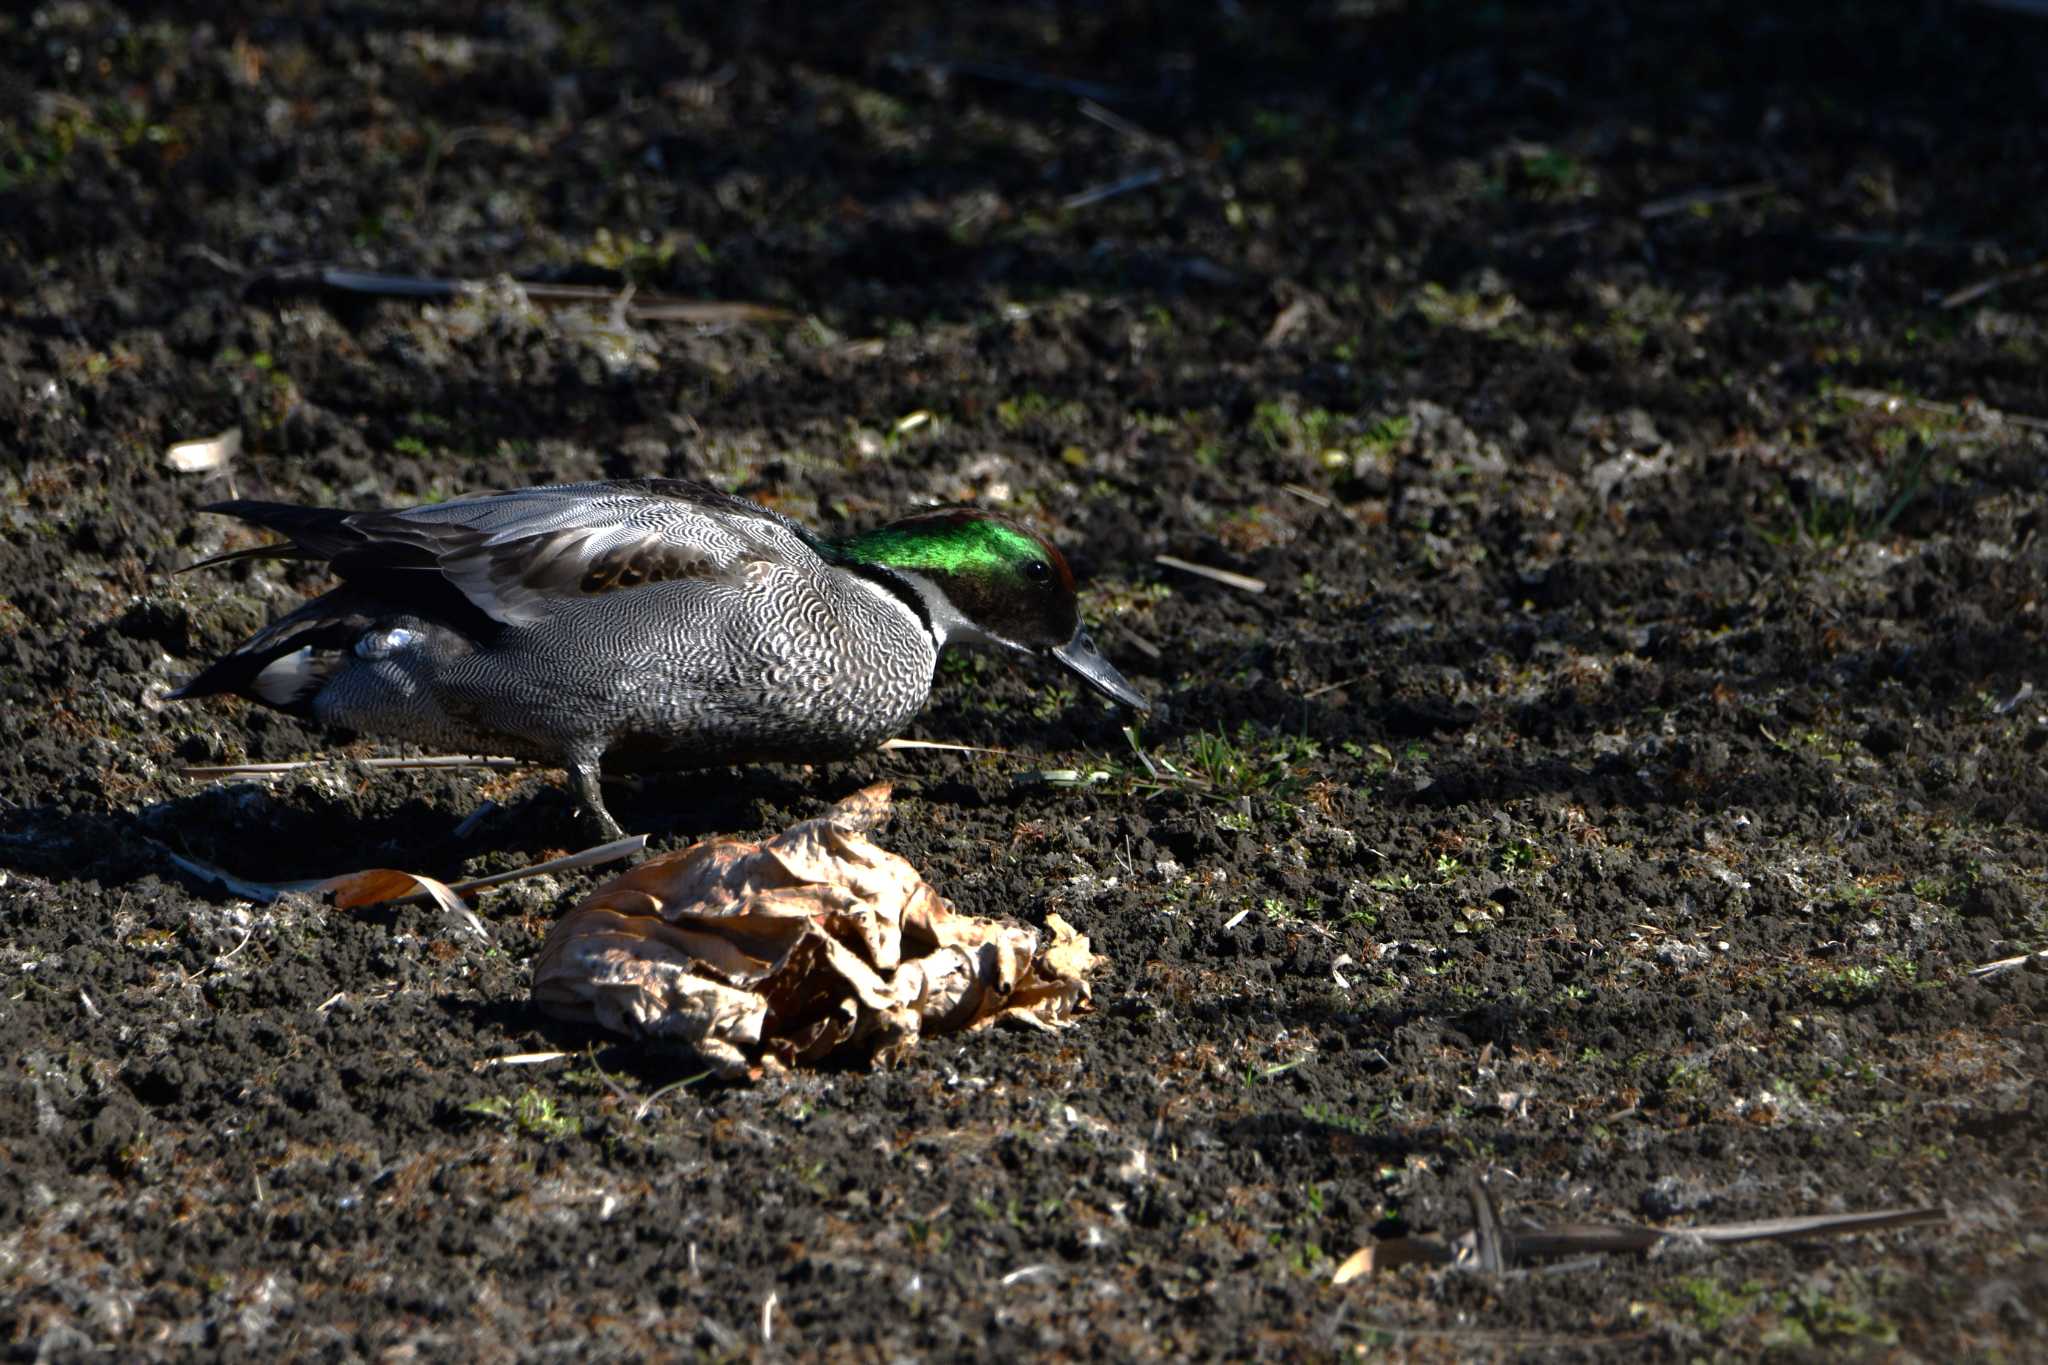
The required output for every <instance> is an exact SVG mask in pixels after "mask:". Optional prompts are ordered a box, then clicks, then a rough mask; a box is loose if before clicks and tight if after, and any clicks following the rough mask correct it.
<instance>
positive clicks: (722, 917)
mask: <svg viewBox="0 0 2048 1365" xmlns="http://www.w3.org/2000/svg"><path fill="white" fill-rule="evenodd" d="M889 790H890V789H889V786H888V785H887V784H886V783H877V784H876V785H874V786H871V787H867V788H864V789H863V790H861V791H859V792H856V793H854V795H852V796H850V797H848V798H847V799H846V800H844V801H841V802H840V803H839V804H838V805H836V806H834V807H832V809H831V810H829V811H828V812H826V813H825V814H824V815H821V816H819V817H817V818H815V819H811V820H805V821H803V822H801V823H799V824H797V825H795V826H793V827H791V828H790V829H788V830H785V831H784V832H783V833H781V834H778V835H776V836H775V837H774V838H771V839H769V840H767V841H765V842H763V843H759V844H753V843H745V842H742V841H740V840H736V839H712V840H707V841H705V842H702V843H698V844H693V845H691V846H690V847H689V848H686V849H683V850H682V851H680V852H677V853H671V854H668V855H666V856H664V857H660V858H656V859H654V860H653V861H651V862H648V863H645V864H643V865H641V866H640V867H636V868H634V869H633V870H632V871H630V872H626V873H624V874H622V875H620V876H618V877H615V878H613V879H612V880H611V881H609V882H607V883H605V884H604V885H603V886H600V887H599V888H597V890H595V891H593V892H592V893H591V894H590V895H589V896H587V897H585V898H584V900H583V901H582V903H580V904H579V905H577V906H576V908H575V909H573V910H571V911H570V912H569V913H568V914H567V915H565V916H564V917H563V918H562V920H561V921H560V922H559V923H558V924H556V926H555V928H554V931H553V932H552V933H550V934H549V935H548V939H547V942H546V943H545V944H543V945H542V947H541V950H540V954H539V956H538V957H536V958H535V960H534V968H533V996H534V1000H535V1002H536V1003H537V1004H539V1005H540V1007H541V1008H542V1009H544V1010H546V1011H547V1012H548V1013H550V1014H553V1015H555V1016H556V1017H558V1018H562V1019H568V1020H573V1021H576V1022H581V1023H595V1024H597V1025H600V1026H601V1027H604V1028H607V1029H611V1030H613V1031H615V1032H619V1033H624V1034H627V1035H630V1036H633V1037H637V1038H648V1039H664V1040H672V1041H676V1042H682V1043H686V1044H688V1045H689V1046H690V1047H692V1048H694V1049H695V1050H696V1051H698V1052H699V1053H701V1054H702V1055H703V1057H704V1058H705V1060H706V1061H707V1062H709V1063H710V1064H711V1065H712V1066H713V1067H714V1068H716V1070H717V1071H718V1073H719V1074H720V1075H722V1076H727V1077H732V1076H740V1075H748V1074H758V1073H759V1071H760V1069H761V1068H762V1067H763V1066H776V1065H811V1064H816V1063H818V1062H822V1061H825V1060H826V1059H828V1058H833V1057H838V1056H842V1055H857V1054H862V1053H864V1054H865V1055H866V1056H867V1057H868V1058H869V1059H870V1060H873V1061H876V1062H887V1061H893V1060H896V1059H898V1058H901V1057H902V1056H904V1055H905V1054H907V1053H908V1052H909V1051H910V1050H911V1049H912V1048H914V1047H915V1046H916V1045H917V1040H918V1039H919V1038H920V1037H921V1036H923V1035H924V1034H926V1033H955V1032H960V1031H963V1030H967V1029H979V1028H984V1027H986V1026H988V1025H989V1024H992V1023H996V1022H998V1021H1009V1022H1014V1023H1020V1024H1027V1025H1032V1026H1035V1027H1039V1028H1057V1027H1059V1026H1061V1025H1063V1024H1065V1023H1067V1022H1069V1021H1070V1020H1071V1019H1072V1018H1073V1016H1074V1015H1076V1014H1078V1013H1081V1012H1084V1011H1086V1010H1087V1009H1088V1008H1089V987H1088V982H1087V976H1088V973H1089V972H1090V971H1092V970H1093V969H1094V968H1095V966H1096V965H1097V964H1098V962H1099V961H1100V959H1098V958H1096V957H1095V955H1094V954H1093V953H1092V952H1090V950H1089V946H1088V940H1087V938H1086V937H1084V936H1083V935H1080V934H1077V933H1075V932H1074V930H1073V928H1072V926H1070V925H1069V924H1067V923H1066V921H1064V920H1062V919H1061V918H1060V917H1059V916H1057V915H1051V916H1048V917H1047V928H1048V930H1049V931H1050V941H1048V942H1043V943H1042V942H1041V937H1040V935H1039V933H1038V932H1037V931H1036V930H1034V929H1031V928H1029V927H1027V926H1025V925H1021V924H1016V923H1012V922H1008V921H1002V920H992V919H982V918H979V917H976V916H972V915H963V914H960V913H958V912H956V911H955V910H954V909H953V907H952V906H951V905H950V904H948V903H947V901H946V900H945V898H944V897H942V896H940V895H939V894H938V892H937V891H935V890H933V889H932V887H931V885H930V884H929V883H928V882H926V881H925V880H924V878H923V877H922V876H921V875H919V873H918V871H917V869H916V868H914V867H912V866H911V865H910V864H909V863H908V862H906V861H905V860H904V859H902V858H900V857H897V856H896V855H895V854H893V853H890V852H887V851H886V850H884V849H882V848H880V847H877V846H876V845H875V844H874V843H873V842H871V841H870V840H869V839H868V838H867V837H866V836H867V833H868V832H869V831H871V830H873V829H876V828H878V827H879V826H880V825H881V824H882V823H883V822H885V821H886V820H887V819H888V818H889V810H890V803H889Z"/></svg>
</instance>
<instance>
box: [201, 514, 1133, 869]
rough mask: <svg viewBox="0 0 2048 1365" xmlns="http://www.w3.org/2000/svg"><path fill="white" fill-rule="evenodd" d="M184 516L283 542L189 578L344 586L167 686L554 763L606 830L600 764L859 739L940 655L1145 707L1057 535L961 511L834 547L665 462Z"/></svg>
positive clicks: (811, 748) (774, 755)
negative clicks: (366, 502) (284, 573)
mask: <svg viewBox="0 0 2048 1365" xmlns="http://www.w3.org/2000/svg"><path fill="white" fill-rule="evenodd" d="M202 510H204V511H206V512H210V513H216V514H219V515H222V516H228V517H233V518H236V519H237V520H239V521H242V522H244V523H246V524H248V525H250V526H254V527H258V528H261V529H263V530H265V531H269V532H271V533H273V534H275V535H278V536H282V537H283V539H282V540H279V541H275V542H273V543H269V544H264V545H258V546H253V547H249V548H244V549H238V550H233V551H230V552H229V553H226V554H222V555H216V556H214V557H212V558H210V559H206V560H203V561H201V562H200V563H197V564H194V565H191V566H190V567H191V568H193V569H200V568H206V567H209V566H212V565H218V564H224V563H229V562H231V561H236V560H243V559H299V560H316V561H323V562H325V563H326V564H327V565H328V566H329V568H330V569H331V570H332V571H333V573H334V574H335V575H336V576H337V577H338V578H339V580H340V582H339V584H338V585H337V586H336V587H334V588H333V589H332V590H331V591H328V592H326V593H323V594H322V595H321V596H319V597H316V598H314V599H312V600H311V601H309V602H306V603H305V604H304V605H302V606H300V607H298V608H297V609H296V610H293V611H291V612H289V613H288V614H286V615H285V616H283V617H281V618H279V619H278V620H276V621H274V622H272V623H271V624H270V625H268V626H266V627H265V628H264V629H262V630H261V631H259V632H257V633H256V634H255V635H253V636H251V637H250V638H249V639H248V640H246V641H244V642H243V643H242V644H240V645H238V646H237V647H236V648H235V649H233V650H232V651H230V652H229V653H227V654H225V655H223V656H221V657H219V658H218V659H216V660H214V661H213V662H211V663H209V664H208V665H207V666H206V667H205V668H204V669H202V670H201V671H200V672H199V673H198V674H197V675H196V676H194V677H193V678H192V679H191V680H190V681H188V682H186V683H185V684H184V685H183V686H181V687H179V688H177V689H176V690H174V691H173V692H171V693H170V694H169V695H170V696H171V698H172V699H174V700H190V699H195V698H200V697H208V696H216V695H222V694H231V695H235V696H240V697H245V698H247V699H249V700H250V701H253V702H258V703H261V704H262V705H264V706H267V707H271V708H274V709H276V710H279V711H282V712H286V713H288V714H290V715H293V716H296V717H299V718H300V719H303V720H309V721H312V722H315V723H317V724H319V725H321V726H324V727H327V728H330V729H339V730H350V731H354V732H357V733H359V734H363V735H367V736H374V737H383V738H389V739H397V740H405V741H410V742H413V743H416V744H420V745H424V746H429V747H447V748H452V749H456V750H461V751H467V752H474V753H495V754H505V755H508V756H511V757H515V758H522V759H527V760H529V761H534V762H537V763H541V764H545V765H548V766H552V767H558V768H561V769H563V770H565V771H566V773H567V774H568V785H569V788H570V791H571V793H572V795H573V797H574V800H575V803H576V806H577V808H578V810H579V811H580V813H581V815H582V816H583V817H585V818H586V819H587V821H588V822H589V823H590V824H591V825H592V826H594V827H595V829H596V830H597V832H598V833H599V834H601V835H602V836H603V837H605V838H607V839H617V838H621V837H623V831H622V829H621V827H620V825H619V823H618V821H617V820H615V819H613V818H612V815H611V812H610V811H609V810H608V809H606V807H605V803H604V797H603V794H602V792H601V790H600V787H599V783H600V780H601V778H602V777H603V776H604V775H605V774H606V773H608V772H641V771H650V770H665V769H690V768H714V767H725V766H731V765H740V764H753V763H772V762H786V763H818V762H826V761H832V760H836V759H842V758H851V757H855V756H857V755H860V754H863V753H867V752H870V751H872V750H874V749H875V748H877V747H878V746H879V745H880V744H881V743H882V742H883V741H885V740H887V739H890V738H891V737H893V736H895V735H896V734H897V733H898V732H899V730H900V729H901V728H902V727H903V726H904V725H905V724H906V723H907V722H908V721H909V720H910V719H911V717H913V716H914V715H916V714H917V712H918V711H919V710H920V709H921V708H922V707H923V706H924V704H925V701H926V699H927V698H928V696H929V695H930V692H931V686H932V680H933V676H934V673H935V670H936V667H937V664H938V660H939V656H940V653H941V652H942V651H943V650H945V649H947V648H948V647H950V646H954V645H973V646H982V647H989V648H994V649H996V650H999V651H1007V652H1008V653H1011V654H1014V655H1023V656H1029V657H1032V658H1035V659H1040V660H1046V661H1050V662H1052V663H1054V664H1057V665H1058V666H1059V667H1061V668H1063V669H1065V670H1066V672H1067V673H1069V674H1071V675H1072V676H1074V677H1076V678H1078V679H1079V680H1080V681H1081V682H1083V683H1085V684H1086V685H1087V686H1088V687H1089V688H1091V689H1093V690H1094V691H1095V692H1097V693H1099V694H1101V695H1102V696H1103V697H1106V698H1108V699H1109V700H1111V701H1113V702H1116V703H1119V704H1121V705H1123V706H1127V707H1131V708H1133V709H1136V710H1140V711H1143V710H1146V709H1148V704H1147V702H1146V700H1145V698H1144V696H1143V695H1142V694H1140V693H1139V692H1138V691H1137V689H1136V688H1134V687H1133V686H1132V685H1131V684H1130V683H1129V682H1128V681H1127V680H1126V679H1125V678H1124V676H1123V675H1122V674H1121V673H1119V672H1118V671H1117V670H1116V668H1115V666H1114V665H1112V664H1111V663H1110V662H1109V660H1108V659H1106V658H1104V657H1103V655H1102V653H1101V651H1100V650H1098V649H1097V648H1096V646H1095V644H1094V642H1093V640H1092V639H1091V637H1090V636H1089V633H1088V629H1087V627H1086V625H1085V624H1084V623H1083V622H1082V620H1081V617H1080V612H1079V609H1078V605H1077V593H1076V588H1075V583H1074V575H1073V571H1072V569H1071V568H1069V566H1068V564H1067V561H1066V559H1065V558H1064V557H1063V556H1062V555H1061V554H1060V552H1059V550H1058V549H1057V548H1056V547H1055V546H1054V545H1053V543H1052V542H1051V541H1050V540H1048V539H1047V538H1046V537H1045V536H1044V535H1043V534H1041V533H1040V532H1038V531H1036V530H1034V529H1033V528H1032V527H1030V526H1029V525H1027V524H1026V523H1024V522H1021V521H1018V520H1016V519H1014V518H1011V517H1008V516H1004V515H1002V514H999V513H997V512H994V511H990V510H986V509H983V508H979V507H974V506H943V507H931V508H924V509H920V510H917V511H913V512H910V513H909V514H907V515H905V516H901V517H898V518H896V519H895V520H893V521H889V522H887V523H885V524H882V525H879V526H876V527H873V528H872V529H869V530H865V531H858V532H854V533H852V534H848V535H844V536H840V537H836V538H828V537H824V536H820V535H818V534H816V533H814V532H812V531H810V530H808V529H806V528H805V527H804V526H802V525H801V524H799V523H798V522H796V521H795V520H793V519H792V518H790V517H788V516H785V515H784V514H782V513H780V512H778V511H775V510H774V509H772V508H769V507H765V506H763V505H762V504H760V503H758V502H754V501H751V500H749V499H747V498H743V497H740V496H738V495H736V494H733V493H728V492H726V491H724V490H722V489H719V488H716V487H713V486H711V485H709V484H705V483H700V482H696V481H694V480H689V479H675V478H634V479H611V480H604V481H597V482H588V483H566V484H549V485H544V486H540V487H533V488H520V489H514V490H510V491H506V492H494V493H482V494H476V495H472V496H466V497H458V498H454V499H451V500H449V501H446V502H438V503H429V504H425V505H421V506H416V507H407V508H402V509H376V510H366V511H353V510H348V509H343V508H332V507H313V506H300V505H295V504H290V503H282V502H265V501H257V500H251V499H235V500H232V501H227V502H218V503H213V504H211V505H209V506H207V507H205V508H204V509H202Z"/></svg>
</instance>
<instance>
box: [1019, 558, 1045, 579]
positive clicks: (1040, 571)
mask: <svg viewBox="0 0 2048 1365" xmlns="http://www.w3.org/2000/svg"><path fill="white" fill-rule="evenodd" d="M1024 576H1025V577H1026V578H1028V579H1030V580H1031V581H1032V582H1033V583H1050V582H1052V565H1050V564H1048V563H1046V562H1045V561H1044V560H1042V559H1034V560H1032V561H1031V562H1030V563H1029V564H1026V565H1025V566H1024Z"/></svg>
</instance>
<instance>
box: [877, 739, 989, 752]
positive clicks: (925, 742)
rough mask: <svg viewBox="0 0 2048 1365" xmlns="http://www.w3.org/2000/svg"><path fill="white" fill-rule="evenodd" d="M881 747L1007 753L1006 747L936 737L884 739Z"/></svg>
mask: <svg viewBox="0 0 2048 1365" xmlns="http://www.w3.org/2000/svg"><path fill="white" fill-rule="evenodd" d="M881 747H882V748H883V749H938V750H940V751H942V752H945V753H955V754H1007V753H1009V752H1010V751H1009V750H1008V749H991V748H988V747H987V746H986V745H981V744H949V743H947V742H946V741H944V740H938V739H885V740H883V741H882V743H881Z"/></svg>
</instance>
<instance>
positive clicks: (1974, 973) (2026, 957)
mask: <svg viewBox="0 0 2048 1365" xmlns="http://www.w3.org/2000/svg"><path fill="white" fill-rule="evenodd" d="M2029 962H2039V963H2040V964H2041V965H2042V966H2044V967H2048V948H2043V949H2042V950H2041V951H2040V952H2038V953H2021V954H2020V955H2019V956H2018V957H2001V958H2000V959H1998V961H1996V962H1987V963H1985V964H1984V965H1983V966H1981V967H1972V968H1970V976H1971V977H1972V978H1973V979H1982V978H1983V977H1987V976H1998V975H2000V974H2001V973H2004V972H2009V971H2011V970H2012V969H2013V968H2015V967H2024V966H2026V965H2027V964H2028V963H2029Z"/></svg>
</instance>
